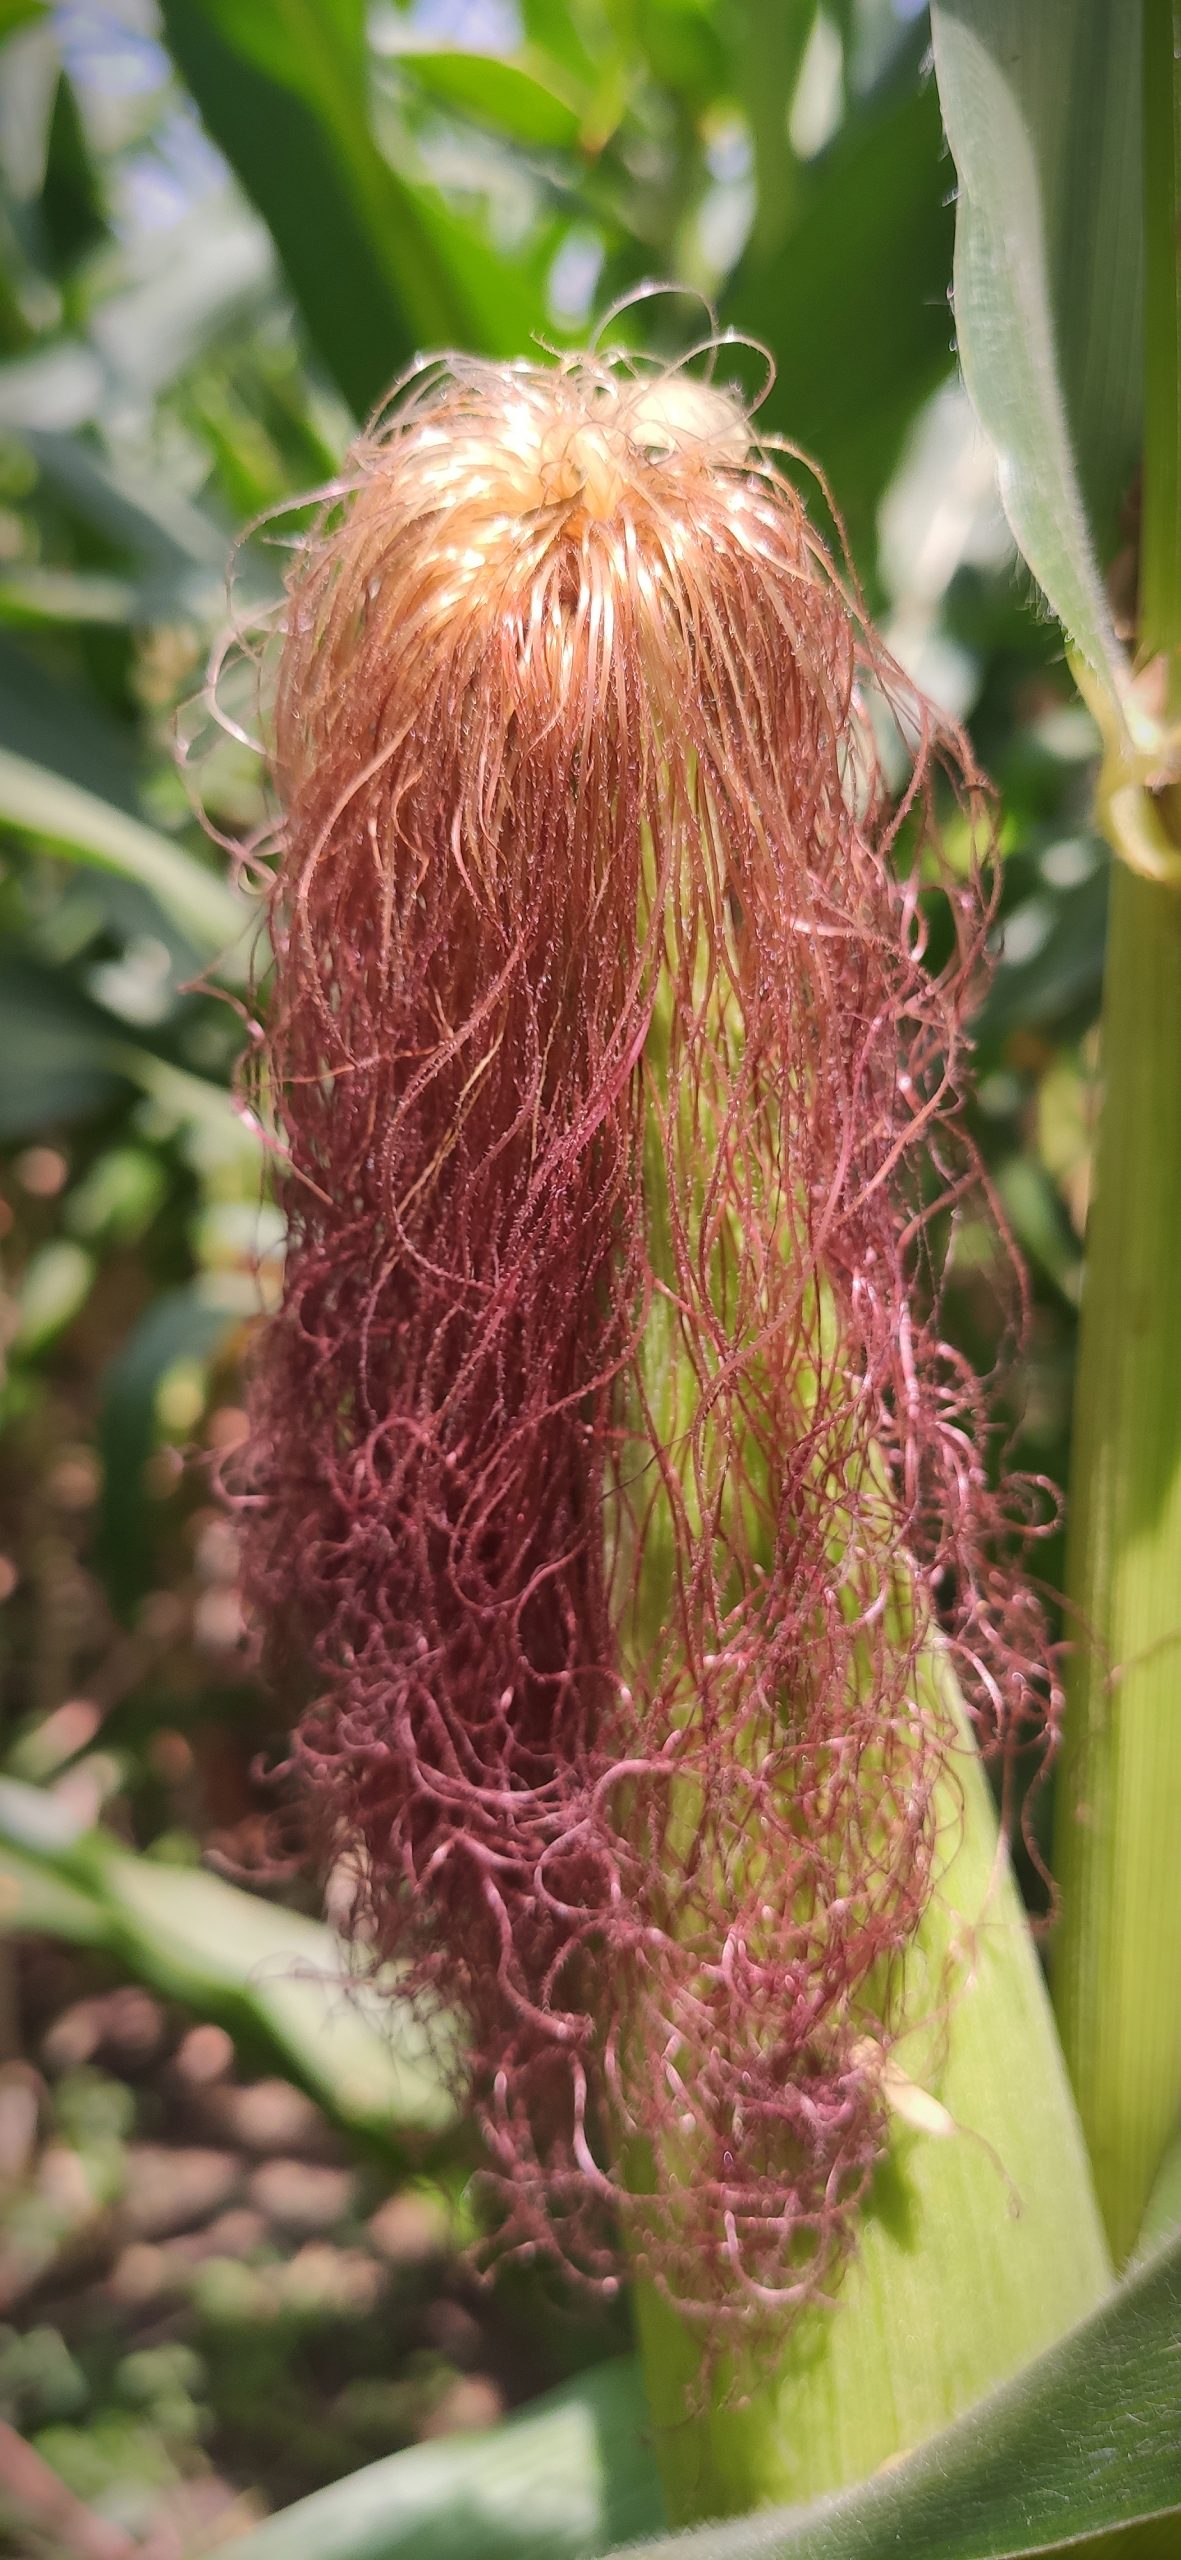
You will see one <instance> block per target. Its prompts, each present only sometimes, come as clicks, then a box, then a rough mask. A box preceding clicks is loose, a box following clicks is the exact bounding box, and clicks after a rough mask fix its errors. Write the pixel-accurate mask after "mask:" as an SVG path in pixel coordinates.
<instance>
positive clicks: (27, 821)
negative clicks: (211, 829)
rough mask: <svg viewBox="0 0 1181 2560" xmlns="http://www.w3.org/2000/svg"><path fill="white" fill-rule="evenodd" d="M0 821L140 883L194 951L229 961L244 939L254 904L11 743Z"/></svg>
mask: <svg viewBox="0 0 1181 2560" xmlns="http://www.w3.org/2000/svg"><path fill="white" fill-rule="evenodd" d="M0 826H4V827H10V828H14V829H16V830H17V832H18V833H19V834H21V835H27V836H33V837H35V838H36V839H37V840H38V842H40V843H42V844H45V845H48V846H51V847H52V848H53V850H54V851H55V852H57V853H64V854H68V855H70V856H72V858H73V859H74V861H76V862H84V863H89V864H92V865H93V866H94V867H95V868H96V869H98V870H100V871H114V872H117V873H119V874H120V875H121V877H122V878H123V879H125V880H134V881H136V882H138V884H139V886H140V887H141V888H143V889H146V890H148V892H149V893H150V895H151V896H152V897H153V898H154V899H155V900H156V903H157V905H158V906H159V907H160V908H162V910H163V912H164V914H165V915H166V916H168V917H169V918H170V919H171V921H172V923H173V924H174V925H176V926H177V928H178V929H179V931H180V932H181V933H183V934H184V935H185V936H186V937H187V939H188V940H189V942H191V943H192V945H193V947H194V949H195V950H197V951H200V952H203V953H208V954H210V955H213V954H216V955H217V956H218V957H219V958H222V959H224V958H226V957H227V956H228V955H229V954H230V953H231V952H232V951H233V950H234V948H235V946H236V945H237V944H239V943H240V941H241V938H242V935H243V931H244V928H245V927H246V925H247V924H248V922H249V912H250V911H249V908H248V907H247V905H246V902H245V900H244V899H243V898H240V897H239V896H238V893H237V891H236V890H234V889H231V888H230V886H229V885H228V883H227V882H226V881H225V880H220V879H219V878H218V877H217V874H216V872H213V871H207V870H206V869H205V868H204V865H203V864H202V863H200V862H197V861H196V860H195V859H194V857H193V855H192V854H191V853H186V852H185V851H184V849H183V847H182V846H180V845H178V844H172V843H171V842H170V841H169V839H168V837H167V836H161V835H157V833H156V831H155V829H154V828H153V827H147V826H144V825H143V823H142V821H141V820H140V819H138V818H133V817H130V816H128V814H127V812H126V810H124V809H117V808H115V807H114V806H113V805H112V803H111V802H110V801H108V800H100V799H99V798H98V796H97V794H96V793H95V792H93V791H85V790H83V789H82V788H81V787H80V786H79V784H77V783H75V782H70V781H68V780H67V779H66V778H65V776H64V775H62V774H60V773H50V772H49V771H48V770H47V769H46V767H45V766H44V765H39V764H32V763H31V762H30V761H29V759H28V757H27V756H18V755H13V754H12V753H11V752H10V751H9V750H8V749H7V748H0Z"/></svg>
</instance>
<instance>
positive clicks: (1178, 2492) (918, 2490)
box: [342, 2240, 1181, 2560]
mask: <svg viewBox="0 0 1181 2560" xmlns="http://www.w3.org/2000/svg"><path fill="white" fill-rule="evenodd" d="M1179 2369H1181V2240H1178V2241H1177V2242H1176V2243H1174V2245H1173V2246H1172V2247H1171V2248H1169V2249H1167V2250H1166V2251H1164V2252H1163V2253H1162V2254H1161V2255H1160V2256H1158V2257H1156V2258H1154V2259H1152V2260H1151V2261H1150V2262H1149V2264H1148V2265H1147V2266H1146V2267H1144V2268H1143V2269H1142V2270H1141V2272H1140V2273H1139V2274H1137V2275H1136V2276H1134V2277H1132V2278H1131V2279H1130V2280H1129V2281H1128V2282H1126V2283H1125V2284H1123V2285H1121V2286H1120V2287H1119V2289H1118V2291H1117V2292H1115V2293H1114V2294H1112V2295H1111V2296H1110V2297H1109V2299H1108V2300H1107V2301H1106V2302H1105V2303H1103V2304H1102V2305H1101V2307H1100V2309H1099V2310H1098V2311H1097V2312H1095V2313H1093V2314H1092V2317H1091V2318H1090V2319H1089V2320H1085V2321H1083V2322H1082V2323H1081V2325H1080V2326H1079V2327H1078V2328H1077V2329H1072V2330H1071V2331H1070V2333H1069V2335H1068V2336H1067V2337H1065V2338H1063V2339H1061V2340H1060V2341H1059V2343H1058V2345H1057V2346H1054V2347H1051V2348H1050V2350H1049V2352H1048V2353H1047V2354H1046V2355H1044V2356H1039V2357H1038V2358H1037V2361H1036V2362H1035V2363H1034V2364H1031V2365H1029V2366H1027V2368H1026V2370H1025V2372H1024V2373H1020V2374H1018V2375H1016V2377H1015V2378H1014V2380H1013V2381H1012V2382H1008V2383H1005V2384H1004V2385H1003V2387H1002V2388H1001V2389H1000V2390H999V2391H995V2392H992V2393H990V2394H989V2396H988V2398H987V2399H986V2400H982V2401H981V2402H980V2403H979V2405H978V2406H977V2407H976V2408H975V2409H971V2410H969V2411H968V2413H967V2415H966V2416H965V2417H963V2418H961V2419H959V2420H958V2421H957V2423H956V2425H955V2426H952V2427H948V2428H946V2429H945V2430H944V2432H943V2434H942V2435H938V2436H936V2437H935V2438H934V2439H933V2441H932V2442H931V2443H930V2444H928V2445H924V2446H923V2448H922V2449H921V2451H920V2452H918V2453H915V2454H912V2455H910V2457H909V2459H908V2460H907V2461H905V2462H902V2463H899V2464H898V2466H897V2468H896V2469H893V2470H890V2471H886V2472H880V2473H878V2475H877V2476H876V2478H874V2479H872V2480H868V2481H866V2483H865V2484H864V2486H863V2487H861V2488H857V2489H850V2490H846V2491H845V2492H844V2493H843V2494H842V2495H840V2496H838V2497H831V2498H825V2499H821V2500H820V2501H818V2503H817V2504H816V2505H815V2506H813V2507H810V2508H806V2509H804V2508H798V2507H797V2508H794V2509H792V2510H791V2511H790V2512H788V2511H786V2510H784V2511H782V2512H780V2513H779V2514H763V2515H759V2516H755V2517H751V2518H749V2519H746V2520H744V2521H743V2522H742V2523H738V2524H724V2525H714V2526H708V2527H706V2529H705V2530H704V2531H700V2532H693V2533H686V2534H680V2535H676V2536H673V2537H672V2538H670V2539H667V2540H665V2541H662V2542H659V2543H646V2544H643V2545H640V2546H638V2547H637V2549H636V2550H635V2553H634V2560H649V2555H651V2560H656V2554H657V2552H659V2553H660V2555H661V2560H664V2555H665V2554H667V2555H668V2560H887V2555H891V2560H893V2555H898V2554H903V2553H904V2554H905V2560H1024V2555H1026V2554H1030V2555H1032V2554H1034V2553H1038V2554H1041V2555H1044V2560H1049V2555H1051V2554H1056V2553H1066V2552H1069V2551H1083V2552H1085V2553H1087V2554H1090V2555H1093V2560H1101V2555H1102V2560H1107V2555H1108V2553H1111V2555H1112V2560H1117V2555H1118V2554H1119V2553H1121V2552H1122V2551H1123V2550H1124V2548H1125V2544H1124V2531H1123V2529H1124V2528H1127V2527H1129V2526H1138V2527H1140V2528H1141V2531H1140V2533H1139V2534H1138V2536H1137V2538H1136V2540H1135V2543H1134V2545H1133V2546H1129V2560H1130V2553H1131V2549H1132V2548H1134V2550H1135V2554H1136V2560H1148V2555H1149V2554H1151V2555H1152V2560H1170V2555H1175V2554H1176V2552H1177V2550H1178V2548H1179V2547H1181V2528H1179V2526H1178V2523H1177V2522H1176V2521H1175V2519H1177V2518H1178V2517H1181V2429H1179V2428H1178V2425H1177V2407H1178V2399H1177V2382H1178V2372H1179ZM1165 2519H1168V2521H1165ZM425 2548H426V2546H425V2545H424V2552H425ZM342 2560H343V2555H342Z"/></svg>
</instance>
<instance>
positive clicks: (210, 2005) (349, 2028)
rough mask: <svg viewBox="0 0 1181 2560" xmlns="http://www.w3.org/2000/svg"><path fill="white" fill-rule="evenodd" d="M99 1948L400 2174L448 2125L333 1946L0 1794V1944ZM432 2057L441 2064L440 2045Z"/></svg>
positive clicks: (378, 1996) (399, 2021) (412, 2038)
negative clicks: (3, 1936)
mask: <svg viewBox="0 0 1181 2560" xmlns="http://www.w3.org/2000/svg"><path fill="white" fill-rule="evenodd" d="M3 1929H8V1930H10V1931H29V1930H49V1931H51V1932H52V1933H53V1934H54V1935H57V1936H60V1937H64V1938H66V1939H68V1940H70V1941H71V1943H74V1944H81V1945H86V1946H95V1947H101V1948H102V1949H103V1950H104V1951H105V1952H106V1953H107V1954H108V1955H109V1956H111V1957H113V1958H114V1959H115V1961H116V1962H117V1963H119V1964H121V1965H122V1966H123V1967H124V1968H125V1970H126V1971H127V1972H129V1973H131V1974H133V1975H134V1976H135V1977H136V1978H137V1979H138V1980H139V1981H141V1982H144V1983H146V1984H148V1986H149V1987H150V1988H151V1989H152V1990H153V1991H156V1992H157V1993H159V1995H160V1996H161V1997H162V1998H163V1999H167V2000H178V2001H181V2002H183V2003H184V2004H185V2006H186V2007H188V2008H191V2009H193V2010H195V2011H196V2013H197V2014H198V2016H200V2017H204V2018H213V2019H216V2020H217V2021H219V2022H220V2023H221V2024H222V2025H224V2026H225V2027H227V2028H228V2030H229V2032H230V2033H231V2034H232V2035H233V2036H234V2037H235V2038H237V2039H238V2040H239V2041H242V2042H243V2043H245V2044H246V2046H247V2047H248V2048H250V2049H251V2050H253V2051H254V2052H255V2053H256V2054H258V2053H261V2054H262V2055H263V2056H264V2057H265V2058H267V2059H268V2060H269V2061H270V2062H271V2064H272V2065H273V2066H277V2067H278V2069H279V2070H281V2071H282V2072H284V2073H285V2075H286V2076H287V2077H288V2078H289V2079H292V2080H295V2081H296V2082H298V2084H299V2086H300V2087H301V2088H304V2089H307V2090H308V2091H309V2093H310V2094H311V2096H312V2097H314V2098H315V2099H316V2100H317V2102H318V2104H319V2105H320V2106H322V2107H323V2108H324V2110H325V2112H326V2113H327V2114H328V2115H329V2116H330V2117H331V2119H332V2120H333V2121H334V2122H335V2123H337V2124H341V2125H344V2126H346V2127H347V2128H348V2129H349V2130H351V2131H352V2132H354V2133H357V2132H360V2133H363V2134H365V2135H366V2136H367V2137H368V2138H369V2139H370V2140H371V2141H373V2142H375V2143H377V2144H379V2145H380V2146H381V2148H382V2149H383V2151H385V2152H386V2153H387V2154H388V2155H392V2156H393V2157H394V2158H395V2159H397V2160H398V2161H399V2162H401V2161H402V2160H403V2159H404V2157H405V2154H406V2150H407V2147H408V2146H409V2147H410V2148H411V2149H419V2148H421V2147H422V2146H424V2145H427V2144H433V2143H437V2142H438V2140H439V2139H440V2137H442V2136H444V2135H446V2134H448V2133H449V2132H450V2131H451V2129H452V2126H453V2123H454V2119H455V2108H454V2102H453V2099H452V2097H451V2094H450V2089H449V2085H448V2080H447V2075H446V2061H447V2054H446V2051H445V2050H444V2051H443V2053H442V2055H441V2057H440V2056H439V2055H438V2054H437V2053H436V2051H435V2049H434V2045H433V2044H432V2042H431V2041H429V2040H428V2038H427V2035H426V2032H425V2030H424V2029H423V2028H422V2026H421V2025H420V2024H419V2023H418V2022H417V2020H416V2019H415V2017H414V2016H413V2014H412V2013H411V2012H410V2010H409V2009H408V2008H407V2006H406V2004H405V2003H404V2002H402V2001H399V1999H398V1997H397V1992H396V1987H395V1986H392V1985H387V1986H377V1985H374V1984H370V1985H365V1984H363V1983H360V1982H358V1981H356V1980H355V1979H354V1978H352V1977H351V1976H350V1973H349V1969H348V1961H347V1957H346V1956H345V1953H344V1951H343V1949H342V1948H341V1946H340V1943H339V1941H338V1940H337V1939H336V1938H335V1937H334V1936H333V1934H332V1932H331V1930H329V1929H326V1928H324V1927H322V1926H321V1924H320V1923H319V1922H318V1921H315V1920H308V1919H305V1918H304V1917H303V1916H302V1914H301V1913H299V1912H295V1911H284V1910H282V1909H280V1908H279V1907H278V1906H277V1905H276V1904H274V1903H271V1902H264V1901H262V1900H261V1899H260V1897H259V1896H258V1895H257V1894H252V1893H243V1892H241V1891H240V1890H239V1888H238V1887H237V1886H236V1885H231V1884H225V1883H223V1881H222V1879H221V1878H220V1877H219V1876H213V1875H209V1874H207V1873H205V1872H204V1871H203V1870H200V1869H193V1868H188V1867H175V1866H168V1865H165V1864H163V1863H162V1862H157V1861H156V1860H154V1859H152V1858H146V1857H132V1856H130V1855H129V1854H128V1853H127V1851H125V1850H122V1849H120V1848H118V1847H117V1846H116V1844H115V1842H114V1841H113V1840H111V1839H110V1838H109V1837H108V1835H107V1834H106V1833H104V1832H101V1831H83V1832H79V1831H78V1829H77V1826H76V1824H75V1823H74V1821H73V1820H72V1818H71V1816H70V1813H69V1811H68V1810H67V1808H66V1807H65V1806H64V1805H63V1804H62V1803H61V1802H60V1801H59V1799H58V1798H57V1797H55V1796H54V1795H52V1794H51V1793H46V1792H44V1791H43V1790H41V1789H40V1788H37V1787H29V1786H24V1785H22V1784H21V1783H20V1782H19V1781H17V1780H16V1779H12V1778H5V1779H0V1930H3ZM436 2041H437V2042H438V2043H439V2044H440V2045H442V2046H443V2047H444V2048H445V2047H446V2043H447V2032H446V2030H445V2029H444V2028H440V2030H439V2032H438V2037H437V2039H436Z"/></svg>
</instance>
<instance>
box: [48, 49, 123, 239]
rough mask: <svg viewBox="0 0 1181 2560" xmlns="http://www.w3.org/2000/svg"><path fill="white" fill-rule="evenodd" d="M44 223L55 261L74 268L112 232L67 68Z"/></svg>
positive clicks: (54, 127) (57, 99)
mask: <svg viewBox="0 0 1181 2560" xmlns="http://www.w3.org/2000/svg"><path fill="white" fill-rule="evenodd" d="M41 226H42V230H43V231H44V234H45V244H46V247H47V249H48V251H49V256H50V261H51V264H52V265H53V266H54V267H55V268H56V269H57V270H58V272H59V273H68V271H69V269H70V268H71V267H73V266H75V265H76V264H77V261H78V259H79V258H81V257H84V256H85V254H86V251H87V250H88V249H93V248H94V246H95V244H96V242H98V241H99V240H101V239H102V238H103V236H104V234H105V231H106V227H107V226H106V218H105V215H104V211H103V204H102V198H101V193H100V190H99V184H98V180H97V177H96V174H95V170H94V164H93V162H92V160H91V157H90V152H89V149H88V147H87V142H86V135H85V132H84V130H83V125H82V118H81V116H80V115H79V113H78V101H77V98H76V97H75V95H74V90H73V86H72V83H71V82H70V81H69V80H68V79H67V77H66V75H65V73H64V71H63V72H62V74H61V76H60V78H59V80H58V84H57V89H56V91H55V94H54V101H53V113H52V116H51V117H50V122H49V148H48V154H47V158H46V168H45V184H44V187H43V188H42V191H41Z"/></svg>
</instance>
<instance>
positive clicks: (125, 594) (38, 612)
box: [0, 568, 139, 631]
mask: <svg viewBox="0 0 1181 2560" xmlns="http://www.w3.org/2000/svg"><path fill="white" fill-rule="evenodd" d="M138 609H139V607H138V598H137V595H136V590H135V587H134V586H133V585H132V583H131V580H130V579H129V578H118V577H110V576H108V575H107V574H106V573H105V572H104V571H102V570H98V569H89V570H88V569H41V568H29V569H10V570H9V571H8V572H7V574H6V575H5V576H0V622H6V623H8V624H10V625H11V626H12V627H13V628H15V629H16V630H23V629H29V630H33V631H36V630H39V629H41V628H43V627H45V626H46V625H48V626H50V627H52V625H54V624H55V623H64V624H65V625H67V626H73V627H75V628H76V627H77V626H78V625H80V624H87V623H106V624H111V625H113V626H115V627H116V628H117V627H119V626H120V625H126V624H127V623H129V622H133V621H134V620H135V619H136V615H137V611H138Z"/></svg>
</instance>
